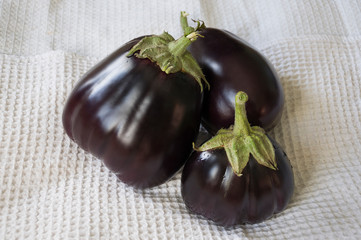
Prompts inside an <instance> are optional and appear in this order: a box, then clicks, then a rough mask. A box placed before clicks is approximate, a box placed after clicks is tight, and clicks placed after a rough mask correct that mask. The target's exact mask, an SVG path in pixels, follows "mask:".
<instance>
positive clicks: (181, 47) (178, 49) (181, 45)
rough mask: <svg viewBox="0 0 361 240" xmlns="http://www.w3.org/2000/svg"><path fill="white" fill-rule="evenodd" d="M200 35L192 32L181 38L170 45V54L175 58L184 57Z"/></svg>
mask: <svg viewBox="0 0 361 240" xmlns="http://www.w3.org/2000/svg"><path fill="white" fill-rule="evenodd" d="M198 36H199V34H197V33H196V32H191V33H190V34H188V35H187V36H183V37H180V38H179V39H177V40H176V41H174V42H170V43H169V52H170V53H171V54H173V55H174V56H182V55H183V54H184V53H185V52H186V51H187V47H188V46H189V45H190V44H191V43H192V42H194V41H195V40H197V38H198Z"/></svg>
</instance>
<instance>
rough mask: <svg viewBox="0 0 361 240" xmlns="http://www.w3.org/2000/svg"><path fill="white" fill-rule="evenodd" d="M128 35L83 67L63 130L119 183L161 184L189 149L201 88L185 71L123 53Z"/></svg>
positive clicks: (198, 113)
mask: <svg viewBox="0 0 361 240" xmlns="http://www.w3.org/2000/svg"><path fill="white" fill-rule="evenodd" d="M140 39H141V38H138V39H134V40H132V41H130V42H128V43H127V44H125V45H124V46H122V47H121V48H119V49H118V50H117V51H115V52H114V53H113V54H111V55H110V56H108V57H107V58H105V59H104V60H103V61H102V62H100V63H99V64H98V65H96V66H95V67H94V68H92V69H91V70H90V71H88V72H87V73H86V74H85V75H84V76H83V78H82V79H81V80H80V82H79V83H78V84H77V86H76V87H75V88H74V90H73V91H72V93H71V95H70V96H69V98H68V101H67V103H66V106H65V108H64V112H63V125H64V129H65V131H66V133H67V134H68V135H69V137H70V138H71V139H72V140H74V141H75V142H76V143H77V144H78V145H79V146H80V147H81V148H83V149H84V150H86V151H88V152H90V153H92V154H93V155H94V156H96V157H97V158H99V159H102V160H103V162H104V164H105V165H106V166H107V167H108V168H109V169H110V170H111V171H112V172H114V173H115V174H116V175H117V177H118V178H119V179H120V180H121V181H123V182H124V183H126V184H128V185H131V186H134V187H137V188H148V187H153V186H157V185H159V184H161V183H164V182H165V181H167V180H168V179H169V178H171V177H172V176H173V175H174V174H175V173H176V172H177V171H178V170H179V169H180V168H181V167H182V166H183V165H184V163H185V161H186V159H187V157H188V156H189V154H190V153H191V151H192V142H193V141H194V140H195V138H196V136H197V133H198V129H199V125H200V119H201V102H202V92H201V90H200V87H199V84H198V83H197V82H196V81H195V79H194V78H193V77H192V76H190V75H188V74H185V73H182V72H178V73H173V74H166V73H164V72H162V71H161V70H160V68H159V67H158V66H157V65H156V64H154V63H152V62H151V61H150V60H148V59H139V58H136V57H135V56H132V57H127V56H126V55H127V53H128V51H129V50H130V49H131V47H133V46H134V45H135V44H136V43H137V42H138V41H139V40H140Z"/></svg>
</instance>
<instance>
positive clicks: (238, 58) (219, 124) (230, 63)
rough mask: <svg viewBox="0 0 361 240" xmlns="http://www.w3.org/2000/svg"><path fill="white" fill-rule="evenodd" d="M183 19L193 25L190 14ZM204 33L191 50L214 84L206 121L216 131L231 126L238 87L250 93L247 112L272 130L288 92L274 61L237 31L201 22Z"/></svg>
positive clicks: (254, 122) (206, 106) (204, 115)
mask: <svg viewBox="0 0 361 240" xmlns="http://www.w3.org/2000/svg"><path fill="white" fill-rule="evenodd" d="M181 23H182V27H183V29H184V32H185V34H186V33H187V32H188V31H189V29H191V30H193V28H191V27H189V26H188V23H187V15H186V14H182V16H181ZM196 29H197V30H199V33H200V34H201V35H202V36H203V37H202V38H199V40H197V41H195V42H194V43H192V44H191V45H190V46H189V47H188V50H189V51H190V52H191V54H192V55H193V57H194V58H195V59H196V60H197V62H198V63H199V65H200V67H201V69H202V70H203V73H204V75H205V77H206V79H207V81H208V82H209V84H210V86H211V87H210V90H209V91H206V92H205V96H204V104H203V110H202V122H203V125H204V126H205V128H206V129H207V130H209V131H210V132H211V133H212V134H214V133H216V132H217V131H218V130H219V129H221V128H227V127H229V126H230V125H231V124H232V123H233V120H234V101H233V100H234V97H235V95H236V93H237V92H238V91H244V92H246V93H247V94H248V96H249V101H248V103H247V106H246V108H247V114H248V115H247V116H248V120H249V121H250V123H251V125H255V126H260V127H262V128H264V129H265V130H267V131H268V130H271V129H272V128H273V127H275V126H276V125H277V123H278V122H279V120H280V118H281V115H282V110H283V105H284V94H283V89H282V86H281V83H280V80H279V78H278V76H277V73H276V72H275V70H274V68H273V66H272V65H271V64H270V62H269V61H268V60H267V59H266V58H265V57H264V56H262V55H261V54H260V53H259V52H258V51H257V50H255V49H254V48H253V47H251V46H250V45H249V44H248V43H246V42H245V41H244V40H242V39H240V38H239V37H237V36H236V35H234V34H232V33H230V32H227V31H224V30H220V29H215V28H207V27H205V26H204V24H202V25H200V24H198V26H197V28H196Z"/></svg>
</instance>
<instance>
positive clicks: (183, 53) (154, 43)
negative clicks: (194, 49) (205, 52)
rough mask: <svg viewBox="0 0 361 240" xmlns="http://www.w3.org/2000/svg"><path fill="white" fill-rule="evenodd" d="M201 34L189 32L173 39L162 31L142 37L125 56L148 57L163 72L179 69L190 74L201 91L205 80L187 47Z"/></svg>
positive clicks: (174, 71) (172, 71) (173, 71)
mask: <svg viewBox="0 0 361 240" xmlns="http://www.w3.org/2000/svg"><path fill="white" fill-rule="evenodd" d="M200 36H201V35H200V34H199V33H198V32H196V31H193V32H190V33H189V34H187V35H186V36H182V37H180V38H179V39H177V40H175V39H174V38H173V37H172V36H171V35H170V34H169V33H167V32H164V33H163V34H161V35H154V36H150V37H144V38H143V39H142V40H140V41H139V42H138V43H137V44H136V45H134V47H133V48H132V49H131V50H130V51H129V53H128V55H127V56H132V55H134V56H136V57H138V58H148V59H150V60H151V61H152V62H154V63H156V64H157V65H158V66H159V67H160V69H161V70H162V71H164V72H165V73H167V74H169V73H176V72H179V71H182V72H185V73H188V74H190V75H191V76H193V77H194V79H195V80H196V81H197V82H198V84H199V85H200V88H201V91H203V82H204V83H206V85H207V87H208V88H209V83H208V82H207V80H206V78H205V76H204V74H203V72H202V70H201V68H200V67H199V65H198V63H197V61H196V60H195V59H194V58H193V56H192V55H191V53H190V52H189V51H187V47H188V46H189V45H190V44H191V43H192V42H194V41H195V40H197V38H198V37H200Z"/></svg>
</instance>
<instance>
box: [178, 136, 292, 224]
mask: <svg viewBox="0 0 361 240" xmlns="http://www.w3.org/2000/svg"><path fill="white" fill-rule="evenodd" d="M272 142H273V146H274V148H275V154H276V164H277V166H278V170H276V171H275V170H272V169H270V168H267V167H264V166H262V165H260V164H258V163H257V162H256V161H255V159H254V158H253V157H252V156H251V157H250V159H249V162H248V164H247V165H246V167H245V168H244V169H243V172H242V175H241V176H237V175H236V174H235V173H234V172H233V170H232V167H231V165H230V163H229V161H228V158H227V154H226V152H225V151H224V150H223V149H216V150H209V151H204V152H198V151H194V152H193V153H192V154H191V156H190V158H189V159H188V161H187V163H186V165H185V166H184V168H183V173H182V180H181V181H182V185H181V186H182V196H183V200H184V202H185V204H186V206H187V207H188V209H189V210H190V211H191V212H194V213H197V214H200V215H203V216H205V217H206V218H208V219H211V220H213V221H214V222H216V223H217V224H220V225H223V226H231V225H235V224H244V223H252V224H253V223H258V222H262V221H264V220H266V219H268V218H270V217H271V216H272V215H273V214H275V213H279V212H281V211H282V210H284V209H285V207H286V206H287V204H288V203H289V201H290V199H291V196H292V193H293V188H294V187H293V184H294V183H293V173H292V167H291V164H290V162H289V160H288V158H287V156H286V154H285V153H284V151H283V150H282V149H281V148H280V147H279V145H278V144H277V143H276V142H275V141H273V140H272Z"/></svg>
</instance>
